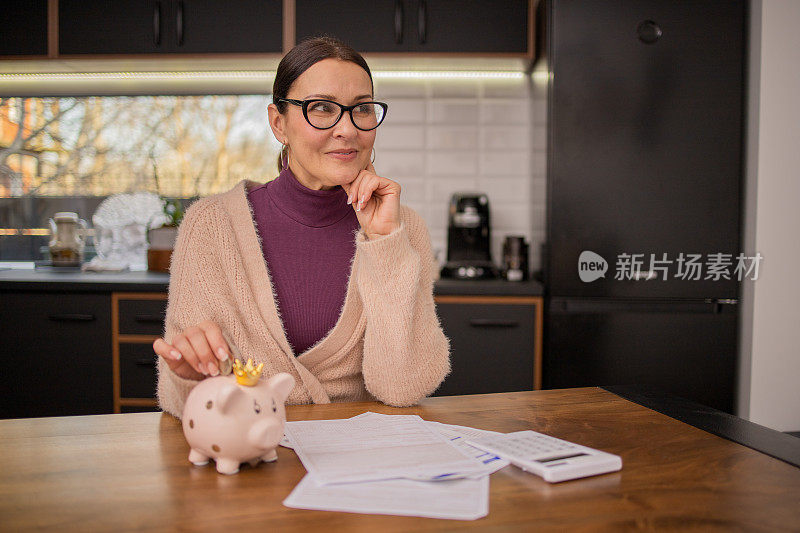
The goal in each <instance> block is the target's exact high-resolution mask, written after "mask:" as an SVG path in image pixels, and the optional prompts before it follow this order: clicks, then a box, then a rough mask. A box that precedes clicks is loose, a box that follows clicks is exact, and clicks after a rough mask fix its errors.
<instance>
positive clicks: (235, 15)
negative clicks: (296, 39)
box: [58, 0, 283, 55]
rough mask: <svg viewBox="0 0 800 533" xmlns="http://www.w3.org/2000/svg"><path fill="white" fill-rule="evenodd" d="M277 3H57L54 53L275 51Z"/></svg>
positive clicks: (279, 35) (279, 34)
mask: <svg viewBox="0 0 800 533" xmlns="http://www.w3.org/2000/svg"><path fill="white" fill-rule="evenodd" d="M282 17H283V3H282V2H281V0H237V1H236V2H229V3H226V2H219V1H218V0H185V1H183V0H163V1H160V0H94V1H92V2H86V1H85V0H59V7H58V49H59V55H97V54H162V53H173V54H176V53H177V54H184V53H243V52H259V53H280V52H281V50H282V47H283V19H282Z"/></svg>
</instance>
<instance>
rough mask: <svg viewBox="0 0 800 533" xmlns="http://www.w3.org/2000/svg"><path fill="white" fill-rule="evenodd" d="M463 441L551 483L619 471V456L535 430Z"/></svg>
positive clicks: (620, 462)
mask: <svg viewBox="0 0 800 533" xmlns="http://www.w3.org/2000/svg"><path fill="white" fill-rule="evenodd" d="M466 441H467V443H469V444H471V445H473V446H475V447H476V448H479V449H481V450H483V451H486V452H489V453H493V454H495V455H497V456H498V457H500V458H502V459H505V460H507V461H509V462H510V463H511V464H513V465H516V466H518V467H520V468H521V469H523V470H525V471H526V472H532V473H534V474H536V475H537V476H541V477H542V478H543V479H544V480H545V481H548V482H550V483H556V482H558V481H567V480H569V479H576V478H580V477H587V476H594V475H596V474H605V473H607V472H616V471H617V470H620V469H621V468H622V458H621V457H620V456H618V455H614V454H611V453H606V452H601V451H600V450H595V449H594V448H587V447H586V446H581V445H579V444H574V443H572V442H567V441H565V440H561V439H557V438H555V437H551V436H549V435H544V434H542V433H537V432H535V431H516V432H514V433H504V434H500V435H486V436H481V437H475V438H468V439H466Z"/></svg>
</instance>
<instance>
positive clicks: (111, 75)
mask: <svg viewBox="0 0 800 533" xmlns="http://www.w3.org/2000/svg"><path fill="white" fill-rule="evenodd" d="M372 75H373V77H374V78H376V79H520V80H521V79H523V78H525V76H526V74H525V73H523V72H514V71H489V70H486V71H479V70H470V71H466V70H465V71H459V70H440V71H421V70H402V71H399V70H398V71H394V70H389V71H387V70H379V71H375V72H373V73H372ZM274 77H275V72H274V71H269V70H231V71H227V70H226V71H221V70H217V71H191V72H24V73H20V72H4V73H0V81H3V80H21V81H23V80H28V81H64V80H71V81H89V80H117V79H128V80H154V79H171V80H176V79H178V80H180V79H185V80H199V79H223V80H225V79H252V80H266V79H272V78H274Z"/></svg>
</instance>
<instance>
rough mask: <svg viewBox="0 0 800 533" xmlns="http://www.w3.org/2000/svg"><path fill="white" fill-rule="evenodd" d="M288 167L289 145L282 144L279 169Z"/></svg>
mask: <svg viewBox="0 0 800 533" xmlns="http://www.w3.org/2000/svg"><path fill="white" fill-rule="evenodd" d="M287 168H289V145H288V144H284V145H283V148H281V169H282V170H286V169H287Z"/></svg>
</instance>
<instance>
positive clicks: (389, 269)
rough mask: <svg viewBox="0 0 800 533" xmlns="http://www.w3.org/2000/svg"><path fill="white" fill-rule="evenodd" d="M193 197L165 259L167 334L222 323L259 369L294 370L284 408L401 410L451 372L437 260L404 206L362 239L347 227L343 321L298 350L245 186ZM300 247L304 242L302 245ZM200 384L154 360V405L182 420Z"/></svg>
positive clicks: (422, 230) (417, 219) (253, 184)
mask: <svg viewBox="0 0 800 533" xmlns="http://www.w3.org/2000/svg"><path fill="white" fill-rule="evenodd" d="M259 185H261V184H259V183H256V182H252V181H249V180H243V181H241V182H239V183H238V184H237V185H236V186H235V187H234V188H233V189H231V190H230V191H228V192H225V193H222V194H217V195H214V196H209V197H206V198H203V199H201V200H198V201H197V202H195V203H194V204H192V206H191V207H189V209H188V210H187V211H186V216H185V218H184V220H183V223H182V224H181V226H180V229H179V231H178V239H177V242H176V245H175V251H174V253H173V256H172V264H171V267H170V283H169V301H168V304H167V315H166V320H165V331H164V339H165V340H166V341H167V342H168V343H169V342H171V340H172V338H173V337H175V336H176V335H177V334H178V333H180V332H181V331H183V330H184V329H186V328H187V327H189V326H193V325H196V324H198V323H200V322H202V321H204V320H211V321H213V322H215V323H216V324H218V325H219V326H220V327H221V328H222V330H223V331H224V332H226V333H227V334H228V335H229V337H230V338H231V340H232V341H233V342H234V343H235V344H236V346H237V347H238V348H239V350H240V351H241V352H242V354H243V356H244V357H252V358H253V360H254V362H256V363H264V373H263V377H264V378H268V377H270V376H272V375H274V374H276V373H278V372H288V373H289V374H292V376H294V378H295V381H296V385H295V388H294V390H293V391H292V393H291V394H290V395H289V398H288V400H287V402H288V403H291V404H303V403H312V402H313V403H329V402H332V401H333V402H336V401H360V400H374V399H377V400H380V401H381V402H384V403H386V404H389V405H395V406H407V405H413V404H415V403H417V402H418V401H419V400H421V399H422V398H424V397H425V396H427V395H429V394H431V393H432V392H433V391H434V390H436V388H437V387H438V386H439V384H440V383H441V382H442V380H443V379H444V378H445V376H446V375H447V374H448V373H449V371H450V357H449V354H450V347H449V341H448V339H447V338H446V337H445V335H444V333H443V332H442V329H441V326H440V324H439V320H438V318H437V315H436V310H435V306H434V302H433V280H434V276H435V273H436V269H435V261H434V258H433V254H432V253H431V248H430V237H429V235H428V231H427V228H426V227H425V223H424V222H423V220H422V219H421V218H420V216H419V215H418V214H417V213H416V212H415V211H413V210H412V209H410V208H408V207H406V206H401V210H400V218H401V225H400V228H399V229H397V230H395V231H394V232H393V233H391V234H389V235H386V236H384V237H380V238H378V239H374V240H368V239H367V238H366V236H365V235H364V233H363V231H359V232H358V233H357V234H356V235H355V240H356V253H355V256H354V258H353V263H352V269H351V273H350V278H349V280H348V285H347V294H346V296H345V301H344V305H343V307H342V310H341V312H340V316H339V320H338V321H337V322H336V324H335V325H334V327H333V328H332V329H331V330H330V331H329V332H328V333H327V334H326V336H325V337H324V338H322V339H321V340H320V341H318V342H317V343H316V344H315V345H314V346H312V347H310V348H309V349H308V350H306V351H305V352H303V353H302V354H298V355H297V356H295V354H294V353H293V352H292V348H291V347H290V345H289V343H288V341H287V339H286V334H285V331H284V329H283V324H282V322H281V318H280V317H279V315H278V309H277V306H276V302H275V297H274V292H273V289H272V284H271V281H270V276H269V272H268V266H267V264H266V261H265V260H264V255H263V253H262V249H261V242H260V239H269V235H268V234H267V235H260V236H259V235H258V233H257V229H256V226H255V224H254V222H253V215H252V212H251V209H250V204H249V202H248V200H247V190H249V189H250V188H252V187H256V186H259ZM298 245H299V246H303V243H298ZM197 383H198V382H197V381H193V380H188V379H184V378H181V377H180V376H178V375H177V374H175V373H174V372H173V371H172V370H170V369H169V367H168V366H167V365H166V363H165V362H164V361H163V360H161V359H160V358H159V365H158V401H159V404H160V406H161V408H162V409H163V410H164V411H166V412H168V413H171V414H173V415H174V416H176V417H180V416H181V413H182V411H183V404H184V401H185V399H186V396H187V395H188V394H189V392H190V391H191V389H192V388H193V387H194V386H195V385H196V384H197Z"/></svg>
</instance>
